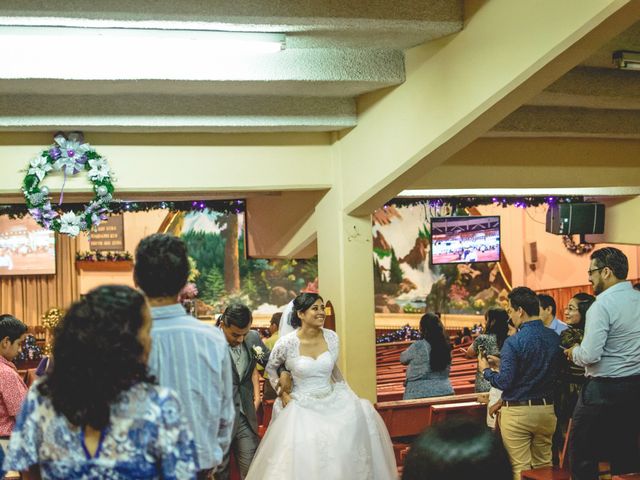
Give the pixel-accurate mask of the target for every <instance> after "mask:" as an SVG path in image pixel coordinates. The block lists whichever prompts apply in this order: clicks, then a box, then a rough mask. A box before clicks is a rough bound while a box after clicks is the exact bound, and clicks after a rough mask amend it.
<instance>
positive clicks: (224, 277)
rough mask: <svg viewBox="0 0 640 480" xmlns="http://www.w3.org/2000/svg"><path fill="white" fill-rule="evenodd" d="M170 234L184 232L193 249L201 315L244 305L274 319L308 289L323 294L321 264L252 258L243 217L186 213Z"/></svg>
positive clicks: (193, 262) (211, 212) (193, 265)
mask: <svg viewBox="0 0 640 480" xmlns="http://www.w3.org/2000/svg"><path fill="white" fill-rule="evenodd" d="M170 230H172V231H174V232H179V233H180V235H181V237H182V239H183V240H184V241H185V242H186V243H187V246H188V249H189V256H190V262H191V273H192V275H191V278H190V281H192V282H193V283H195V285H196V287H197V289H198V295H197V313H198V315H208V314H215V313H220V312H222V311H223V310H224V308H225V306H226V305H228V304H229V303H231V302H242V303H244V304H246V305H247V306H249V308H251V309H253V310H254V312H257V313H273V312H275V311H277V310H278V308H279V307H281V306H282V305H284V304H286V303H288V302H289V301H290V300H291V299H292V298H294V297H295V296H296V295H297V294H298V293H300V291H301V290H302V289H304V288H314V287H315V288H317V281H318V262H317V259H315V258H314V259H310V260H266V259H249V258H246V255H245V238H244V214H243V213H238V214H235V213H230V214H222V213H219V212H214V211H203V212H189V213H181V214H178V216H177V217H176V218H175V219H174V220H173V221H172V225H171V226H170Z"/></svg>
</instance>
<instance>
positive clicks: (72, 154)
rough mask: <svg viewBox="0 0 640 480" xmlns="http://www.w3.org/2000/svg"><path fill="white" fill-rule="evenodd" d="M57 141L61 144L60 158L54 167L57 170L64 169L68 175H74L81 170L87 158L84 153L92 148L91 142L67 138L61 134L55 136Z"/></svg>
mask: <svg viewBox="0 0 640 480" xmlns="http://www.w3.org/2000/svg"><path fill="white" fill-rule="evenodd" d="M55 141H56V143H57V144H58V145H59V146H60V158H59V159H58V160H56V162H55V163H54V164H53V167H54V168H55V169H56V170H64V172H65V173H66V174H67V175H74V174H75V173H76V172H79V171H81V170H82V169H83V168H84V164H85V162H86V160H87V158H86V157H85V156H84V154H85V153H87V152H88V151H89V150H91V147H90V146H89V144H88V143H82V144H81V143H80V142H77V141H75V140H67V139H66V138H64V137H63V136H61V135H58V136H57V137H55Z"/></svg>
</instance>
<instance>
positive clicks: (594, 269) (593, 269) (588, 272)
mask: <svg viewBox="0 0 640 480" xmlns="http://www.w3.org/2000/svg"><path fill="white" fill-rule="evenodd" d="M603 268H607V266H606V265H605V266H604V267H600V268H592V269H591V270H587V275H589V276H591V275H593V272H597V271H598V270H602V269H603Z"/></svg>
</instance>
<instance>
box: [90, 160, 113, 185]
mask: <svg viewBox="0 0 640 480" xmlns="http://www.w3.org/2000/svg"><path fill="white" fill-rule="evenodd" d="M89 166H90V167H91V170H89V173H87V175H88V176H89V178H90V179H91V180H104V179H105V178H108V177H110V176H111V170H109V166H108V165H107V162H106V161H105V160H104V159H102V158H99V159H95V160H89Z"/></svg>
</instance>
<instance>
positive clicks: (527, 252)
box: [524, 242, 538, 265]
mask: <svg viewBox="0 0 640 480" xmlns="http://www.w3.org/2000/svg"><path fill="white" fill-rule="evenodd" d="M524 260H525V261H526V262H527V263H528V264H529V265H532V264H534V263H538V242H529V243H528V244H527V245H525V247H524Z"/></svg>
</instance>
